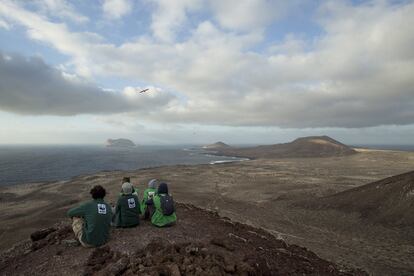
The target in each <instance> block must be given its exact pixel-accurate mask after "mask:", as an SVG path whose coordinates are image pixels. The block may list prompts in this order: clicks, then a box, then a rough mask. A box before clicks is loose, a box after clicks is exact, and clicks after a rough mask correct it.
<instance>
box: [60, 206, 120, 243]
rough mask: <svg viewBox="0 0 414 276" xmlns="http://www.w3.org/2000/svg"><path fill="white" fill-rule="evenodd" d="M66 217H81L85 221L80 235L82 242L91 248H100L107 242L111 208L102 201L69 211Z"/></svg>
mask: <svg viewBox="0 0 414 276" xmlns="http://www.w3.org/2000/svg"><path fill="white" fill-rule="evenodd" d="M67 215H68V216H69V217H81V218H83V219H84V220H85V223H84V225H83V235H82V241H83V242H85V243H87V244H90V245H93V246H101V245H103V244H105V243H106V242H107V241H108V240H109V230H110V228H111V220H112V210H111V206H110V205H109V204H107V203H106V202H105V201H104V200H103V199H95V200H92V201H88V202H86V203H83V204H81V205H80V206H79V207H75V208H72V209H70V210H69V211H68V213H67Z"/></svg>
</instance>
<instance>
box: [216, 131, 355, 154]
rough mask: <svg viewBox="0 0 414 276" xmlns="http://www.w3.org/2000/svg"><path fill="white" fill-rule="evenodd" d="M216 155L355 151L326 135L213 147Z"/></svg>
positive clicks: (343, 152) (349, 152) (347, 152)
mask: <svg viewBox="0 0 414 276" xmlns="http://www.w3.org/2000/svg"><path fill="white" fill-rule="evenodd" d="M214 149H215V150H217V153H216V154H218V155H224V156H237V157H246V158H253V159H257V158H303V157H332V156H346V155H351V154H355V153H357V152H356V151H355V150H354V149H353V148H351V147H349V146H347V145H344V144H342V143H340V142H338V141H336V140H334V139H332V138H330V137H328V136H309V137H301V138H298V139H296V140H294V141H292V142H290V143H284V144H274V145H263V146H256V147H247V148H233V147H228V148H227V147H221V148H214Z"/></svg>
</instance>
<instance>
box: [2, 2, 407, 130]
mask: <svg viewBox="0 0 414 276" xmlns="http://www.w3.org/2000/svg"><path fill="white" fill-rule="evenodd" d="M171 2H173V1H171ZM160 3H161V2H160ZM183 3H184V4H182V5H181V6H180V9H179V10H180V11H181V12H182V11H183V10H184V13H183V14H182V15H183V17H180V16H178V17H177V18H178V19H177V20H178V21H179V22H181V23H180V24H178V25H182V24H184V23H183V22H185V21H186V20H188V17H187V15H186V10H187V8H188V7H187V6H186V5H187V4H185V3H186V2H185V1H184V2H183ZM266 3H267V2H266ZM338 3H339V2H337V1H332V2H326V4H324V5H323V6H322V7H321V15H320V24H321V28H322V29H323V30H324V34H323V35H320V36H319V37H318V38H315V39H314V41H312V44H311V45H310V47H309V44H307V43H308V42H307V41H306V40H304V39H301V37H300V36H295V35H290V36H287V37H286V39H285V41H283V42H281V43H276V44H274V45H271V46H270V47H269V50H268V51H264V52H254V51H253V50H251V49H253V47H254V46H255V45H257V44H258V43H259V42H261V41H262V39H263V35H264V33H263V32H242V33H239V32H236V31H232V30H225V29H222V28H221V27H219V26H217V25H216V24H214V23H213V22H212V21H209V20H206V21H204V22H201V23H200V24H197V25H196V26H195V27H194V28H192V29H190V30H189V36H188V38H186V40H185V41H182V42H180V43H177V42H174V41H175V39H174V37H175V32H176V31H177V29H176V27H174V26H173V25H172V28H171V29H170V28H168V27H169V25H168V24H166V25H164V26H165V27H166V30H167V31H166V33H167V34H166V35H160V36H159V38H166V40H163V41H162V43H159V40H154V39H152V38H148V37H141V38H138V39H136V40H134V41H129V42H127V43H124V44H121V45H120V46H119V47H117V46H115V45H113V44H109V43H104V42H103V40H102V39H100V38H99V37H96V36H94V35H91V34H87V33H79V32H71V31H70V30H69V29H68V28H67V26H66V25H64V24H56V23H52V22H49V21H47V20H45V19H44V18H42V17H39V16H37V15H35V14H33V13H31V12H29V11H26V10H24V9H22V8H21V7H19V6H17V5H14V4H10V3H8V2H2V3H0V14H1V15H3V16H5V17H7V18H8V19H9V20H11V21H12V22H13V23H17V24H21V25H23V26H25V27H26V28H27V30H28V32H29V35H30V36H31V37H32V38H33V39H36V40H39V41H42V42H46V43H48V44H49V45H51V46H52V47H54V48H55V49H57V50H59V51H60V52H62V53H65V54H67V55H69V56H71V58H72V60H71V62H72V64H73V65H74V67H75V69H76V71H77V73H78V74H81V75H86V76H91V77H93V76H112V77H113V76H117V77H123V78H133V79H138V80H141V81H146V82H149V83H151V82H152V83H155V84H157V85H159V86H161V87H167V88H168V89H171V90H173V91H177V92H178V93H180V94H181V95H183V97H182V99H181V100H175V99H174V100H171V101H169V102H168V104H165V105H163V106H162V109H159V110H158V111H157V112H156V113H151V114H147V113H139V116H140V118H143V119H150V120H157V121H158V122H174V123H177V122H178V123H199V124H224V125H233V126H234V125H255V126H256V125H261V126H283V127H366V126H377V125H394V124H395V125H403V124H412V123H413V121H414V111H413V110H414V97H413V94H414V91H413V87H414V54H413V53H414V52H413V51H412V50H411V49H412V48H413V47H414V33H413V32H412V31H411V29H410V26H413V25H414V17H412V14H413V13H414V3H405V4H399V5H393V4H387V2H385V1H380V2H378V3H377V2H372V3H369V4H363V5H359V6H352V5H350V4H342V5H341V6H338ZM158 12H159V10H156V11H155V14H157V13H158ZM253 13H254V12H253ZM179 14H181V13H179ZM153 18H154V17H153ZM171 18H174V16H173V17H171ZM180 18H181V19H180ZM267 20H274V19H267ZM154 22H155V21H153V23H154ZM223 22H224V21H223ZM223 22H221V23H220V24H228V25H227V27H228V28H230V29H232V28H233V27H231V24H232V23H223ZM246 22H247V23H246V24H244V23H240V24H241V25H240V26H242V27H243V26H246V28H245V29H251V28H259V29H260V28H261V27H263V26H264V25H266V24H268V23H267V22H268V21H266V20H265V21H260V22H253V21H246ZM243 28H244V27H243ZM161 29H162V28H161ZM168 32H170V33H171V36H169V35H168ZM160 34H162V32H160ZM304 45H306V46H307V47H304ZM305 48H306V49H305Z"/></svg>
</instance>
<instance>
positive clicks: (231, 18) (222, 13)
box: [210, 0, 297, 31]
mask: <svg viewBox="0 0 414 276" xmlns="http://www.w3.org/2000/svg"><path fill="white" fill-rule="evenodd" d="M296 2H297V1H280V0H274V1H268V0H226V1H221V0H211V1H210V5H211V8H212V10H213V14H214V16H215V18H216V19H217V20H218V22H219V23H220V25H221V26H223V27H224V28H228V29H232V30H241V31H251V30H255V29H261V28H264V27H266V26H267V25H268V24H270V23H271V22H273V21H274V20H277V19H280V18H281V17H282V16H284V15H285V14H286V11H287V9H288V8H289V7H291V6H293V5H295V4H296Z"/></svg>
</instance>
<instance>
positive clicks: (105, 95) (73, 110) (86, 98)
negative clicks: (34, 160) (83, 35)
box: [0, 52, 174, 116]
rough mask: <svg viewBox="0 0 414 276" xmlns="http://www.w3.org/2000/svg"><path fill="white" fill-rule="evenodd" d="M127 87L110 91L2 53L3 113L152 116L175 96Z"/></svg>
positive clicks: (0, 86)
mask: <svg viewBox="0 0 414 276" xmlns="http://www.w3.org/2000/svg"><path fill="white" fill-rule="evenodd" d="M140 90H141V88H134V87H126V88H125V89H124V90H123V91H122V92H116V91H107V90H104V89H102V88H99V87H97V86H96V85H94V84H90V83H86V82H84V81H83V80H81V79H79V78H76V77H75V76H73V75H67V74H63V73H62V72H61V71H59V70H57V69H55V68H52V67H50V66H48V65H47V64H45V63H44V62H43V60H42V59H40V58H31V59H26V58H24V57H22V56H19V55H8V56H6V55H3V54H2V53H1V52H0V109H2V110H5V111H9V112H13V113H18V114H31V115H60V116H70V115H77V114H112V113H125V112H136V113H137V114H139V113H144V114H150V113H152V112H157V111H159V110H160V109H161V108H166V107H167V106H168V104H169V103H170V102H171V101H173V100H174V96H172V95H171V94H168V93H165V92H163V91H162V90H161V89H159V88H151V90H150V91H149V92H147V93H142V94H141V93H138V92H139V91H140Z"/></svg>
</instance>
